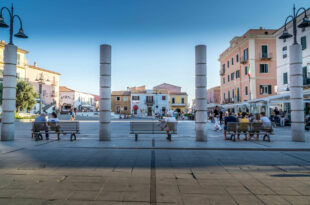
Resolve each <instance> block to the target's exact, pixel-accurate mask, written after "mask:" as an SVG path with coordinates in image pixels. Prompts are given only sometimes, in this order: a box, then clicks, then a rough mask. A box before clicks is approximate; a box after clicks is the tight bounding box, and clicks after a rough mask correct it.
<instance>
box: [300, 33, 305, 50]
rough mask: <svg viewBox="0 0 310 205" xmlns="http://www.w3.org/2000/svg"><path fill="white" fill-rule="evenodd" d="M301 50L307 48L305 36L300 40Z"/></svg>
mask: <svg viewBox="0 0 310 205" xmlns="http://www.w3.org/2000/svg"><path fill="white" fill-rule="evenodd" d="M300 44H301V49H302V50H305V49H306V48H307V39H306V36H302V37H301V38H300Z"/></svg>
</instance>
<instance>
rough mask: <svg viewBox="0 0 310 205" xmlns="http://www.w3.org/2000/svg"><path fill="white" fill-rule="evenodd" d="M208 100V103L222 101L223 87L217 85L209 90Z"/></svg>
mask: <svg viewBox="0 0 310 205" xmlns="http://www.w3.org/2000/svg"><path fill="white" fill-rule="evenodd" d="M207 102H208V103H215V104H220V103H221V87H220V86H216V87H213V88H210V89H208V90H207Z"/></svg>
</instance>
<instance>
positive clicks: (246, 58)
mask: <svg viewBox="0 0 310 205" xmlns="http://www.w3.org/2000/svg"><path fill="white" fill-rule="evenodd" d="M248 61H249V57H248V56H247V57H245V56H241V57H240V63H241V64H246V63H247V62H248Z"/></svg>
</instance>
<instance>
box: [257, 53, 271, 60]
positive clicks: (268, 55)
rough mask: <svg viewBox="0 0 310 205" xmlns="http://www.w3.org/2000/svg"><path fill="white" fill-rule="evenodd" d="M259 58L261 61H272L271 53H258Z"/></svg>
mask: <svg viewBox="0 0 310 205" xmlns="http://www.w3.org/2000/svg"><path fill="white" fill-rule="evenodd" d="M259 58H260V60H262V61H266V60H271V59H272V53H259Z"/></svg>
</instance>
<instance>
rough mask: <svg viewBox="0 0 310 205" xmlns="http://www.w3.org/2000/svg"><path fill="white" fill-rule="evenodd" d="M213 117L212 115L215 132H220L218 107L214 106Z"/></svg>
mask: <svg viewBox="0 0 310 205" xmlns="http://www.w3.org/2000/svg"><path fill="white" fill-rule="evenodd" d="M213 115H214V123H215V125H214V127H215V131H217V130H222V128H221V125H220V122H219V117H220V112H219V107H218V106H215V109H214V112H213Z"/></svg>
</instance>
